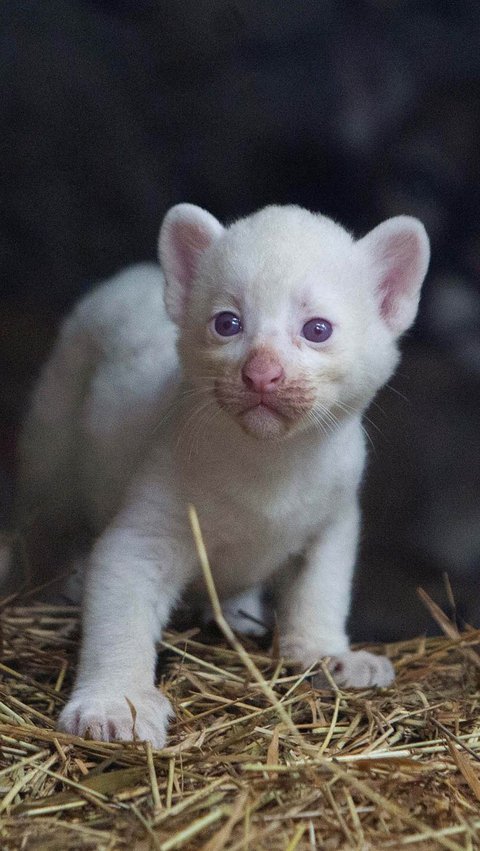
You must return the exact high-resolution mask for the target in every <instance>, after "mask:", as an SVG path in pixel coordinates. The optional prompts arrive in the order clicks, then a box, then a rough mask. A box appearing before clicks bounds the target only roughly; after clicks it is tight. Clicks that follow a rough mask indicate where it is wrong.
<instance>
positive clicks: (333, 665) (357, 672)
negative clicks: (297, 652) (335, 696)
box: [328, 650, 395, 688]
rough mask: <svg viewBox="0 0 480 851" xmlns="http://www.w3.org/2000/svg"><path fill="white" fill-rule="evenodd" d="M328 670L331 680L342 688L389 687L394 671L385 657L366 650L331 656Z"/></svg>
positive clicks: (349, 651) (393, 677)
mask: <svg viewBox="0 0 480 851" xmlns="http://www.w3.org/2000/svg"><path fill="white" fill-rule="evenodd" d="M328 668H329V670H330V672H331V674H332V676H333V679H334V680H335V682H336V683H338V685H339V686H343V687H344V688H368V687H369V686H389V685H391V683H393V681H394V679H395V670H394V667H393V665H392V663H391V662H390V659H387V657H386V656H376V655H375V654H374V653H368V651H367V650H348V651H347V652H346V653H341V654H340V655H339V656H332V658H331V659H330V660H329V663H328Z"/></svg>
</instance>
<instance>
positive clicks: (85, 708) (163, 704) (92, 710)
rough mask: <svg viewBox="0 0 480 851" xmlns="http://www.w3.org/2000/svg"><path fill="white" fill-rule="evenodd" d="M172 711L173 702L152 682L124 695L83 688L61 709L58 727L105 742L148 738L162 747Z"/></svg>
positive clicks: (153, 743)
mask: <svg viewBox="0 0 480 851" xmlns="http://www.w3.org/2000/svg"><path fill="white" fill-rule="evenodd" d="M127 698H128V700H127ZM172 714H173V713H172V708H171V706H170V702H169V701H168V700H167V698H166V697H165V695H164V694H162V692H161V691H159V690H157V689H155V688H153V686H152V688H151V689H146V690H145V691H138V692H131V693H130V694H128V693H126V694H125V695H123V694H118V693H117V694H108V693H104V692H102V691H99V690H98V689H95V690H94V689H88V688H81V689H79V690H78V691H75V692H74V693H73V694H72V697H71V698H70V700H69V702H68V703H67V705H66V707H65V709H64V710H63V711H62V713H61V715H60V718H59V719H58V729H59V730H62V731H63V732H64V733H71V734H72V735H74V736H82V737H83V738H89V739H96V740H98V741H102V742H117V741H121V742H132V741H145V740H148V741H150V742H151V743H152V746H153V747H154V748H163V746H164V745H165V740H166V736H167V726H168V722H169V719H170V718H171V717H172Z"/></svg>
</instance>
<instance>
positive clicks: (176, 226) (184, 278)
mask: <svg viewBox="0 0 480 851" xmlns="http://www.w3.org/2000/svg"><path fill="white" fill-rule="evenodd" d="M170 235H171V239H172V246H173V250H174V257H175V277H176V278H177V280H178V282H179V283H180V284H181V285H182V286H188V285H189V284H190V282H191V280H192V278H193V277H194V276H195V274H196V271H197V266H198V260H199V257H200V255H201V254H202V251H204V250H205V249H206V248H208V246H209V245H210V243H211V241H212V234H211V232H210V231H207V230H206V229H205V228H203V227H202V226H201V225H200V224H197V223H193V222H182V221H178V222H174V223H173V224H172V226H171V231H170Z"/></svg>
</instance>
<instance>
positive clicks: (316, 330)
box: [302, 317, 333, 343]
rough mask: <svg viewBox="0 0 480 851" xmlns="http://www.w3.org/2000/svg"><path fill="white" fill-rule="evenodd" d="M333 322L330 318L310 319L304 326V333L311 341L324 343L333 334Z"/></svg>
mask: <svg viewBox="0 0 480 851" xmlns="http://www.w3.org/2000/svg"><path fill="white" fill-rule="evenodd" d="M332 331H333V328H332V324H331V322H329V321H328V319H317V317H315V318H314V319H309V320H308V322H305V325H304V326H303V328H302V334H303V336H304V337H305V339H306V340H308V341H309V342H310V343H324V342H325V340H328V338H329V337H331V335H332Z"/></svg>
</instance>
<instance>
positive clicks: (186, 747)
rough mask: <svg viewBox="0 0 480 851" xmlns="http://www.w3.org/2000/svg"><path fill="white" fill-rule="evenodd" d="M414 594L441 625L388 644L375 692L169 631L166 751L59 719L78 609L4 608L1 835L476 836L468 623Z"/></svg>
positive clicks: (34, 838) (460, 840)
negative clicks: (91, 734) (82, 735)
mask: <svg viewBox="0 0 480 851" xmlns="http://www.w3.org/2000/svg"><path fill="white" fill-rule="evenodd" d="M425 602H426V604H427V605H429V606H430V608H431V610H432V613H433V614H434V616H435V617H436V618H437V620H438V621H439V622H440V623H441V625H442V627H443V630H444V632H445V633H447V634H446V635H445V636H444V637H441V638H431V639H424V638H418V639H416V640H412V641H409V642H403V643H401V644H393V645H389V646H388V647H386V648H385V651H386V652H387V654H388V655H389V656H390V658H391V659H392V661H393V662H394V664H395V667H396V670H397V680H396V683H395V685H394V686H393V687H392V688H389V689H384V690H380V691H374V690H365V691H350V692H344V691H339V690H338V689H337V688H335V686H334V684H332V683H328V682H324V684H323V687H322V688H320V689H314V688H313V687H312V685H311V679H310V678H309V677H308V676H307V677H305V676H299V675H298V673H295V672H292V671H291V670H289V669H288V668H286V667H285V666H284V663H283V661H282V660H278V659H276V658H275V657H276V654H275V650H273V651H271V652H266V651H262V650H261V649H260V648H259V647H258V645H256V644H254V643H252V642H249V641H248V640H245V641H242V647H241V652H239V648H238V646H237V645H236V644H235V645H232V643H231V642H230V641H227V640H226V638H225V636H223V635H222V634H221V633H220V632H218V633H214V634H212V632H211V631H210V633H208V632H207V633H206V632H205V631H204V632H203V633H201V632H200V631H199V630H198V629H195V628H192V629H190V630H189V631H188V632H183V633H180V632H169V633H167V634H166V637H165V640H164V642H163V645H162V646H161V648H160V650H161V655H160V663H161V665H160V668H161V677H160V679H161V682H162V686H163V688H164V689H165V691H166V692H167V693H168V695H169V697H170V699H171V700H172V703H173V705H174V707H175V710H176V719H175V720H174V721H173V722H172V725H171V734H170V739H169V744H168V747H167V748H165V749H164V750H163V751H152V749H151V748H150V746H149V745H148V744H145V743H142V742H135V743H133V744H117V743H109V744H107V743H100V742H94V741H88V740H83V739H79V738H75V737H72V736H69V735H66V734H62V733H58V732H56V730H55V718H56V717H57V715H58V712H59V710H60V708H61V706H62V705H63V703H64V701H65V699H66V697H67V695H68V693H69V689H70V687H71V683H72V676H73V670H74V666H75V658H76V651H77V647H78V636H79V618H78V611H77V610H76V609H75V608H73V607H66V608H65V607H64V608H61V607H54V606H47V605H42V604H39V603H37V604H31V605H28V606H25V605H17V606H16V607H15V606H10V607H7V608H4V609H3V612H2V615H1V630H2V633H1V641H2V654H1V663H0V670H1V683H0V747H1V752H0V792H1V803H0V847H1V848H2V849H6V851H7V849H23V848H25V849H35V851H40V849H48V851H56V849H58V851H66V849H105V851H106V849H117V848H118V849H133V851H148V849H157V851H174V850H175V849H184V851H190V849H202V851H222V849H229V851H234V849H238V851H246V849H248V851H262V850H263V849H269V851H270V850H271V851H276V849H282V851H293V849H299V851H300V849H302V850H303V849H332V851H333V849H364V851H368V849H397V848H404V847H405V848H409V847H411V848H414V849H438V848H449V849H454V851H459V849H474V848H480V840H479V838H478V837H480V710H479V704H480V690H479V673H480V662H479V658H480V657H478V656H477V651H478V647H479V644H480V631H477V630H475V631H473V630H472V631H469V632H466V633H463V634H461V635H459V634H458V633H457V631H456V629H455V627H454V625H453V624H452V623H450V622H449V621H448V620H447V619H446V618H445V616H443V615H442V613H441V612H439V611H438V610H436V609H435V607H434V605H433V604H432V602H431V601H429V600H428V598H426V599H425ZM219 622H220V626H222V622H221V620H220V621H219ZM228 637H229V636H228V635H227V638H228ZM274 646H275V642H274ZM246 659H248V662H247V661H246ZM134 715H135V710H134V708H132V725H134Z"/></svg>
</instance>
